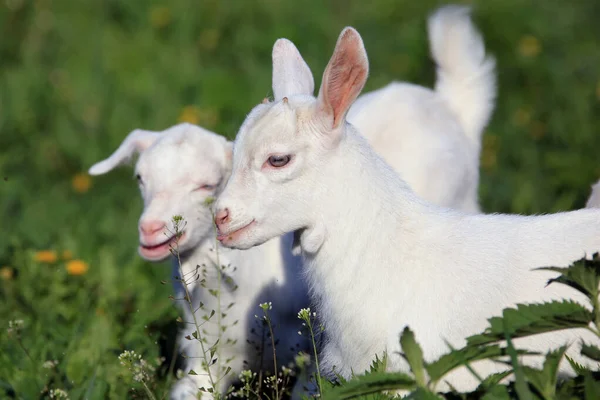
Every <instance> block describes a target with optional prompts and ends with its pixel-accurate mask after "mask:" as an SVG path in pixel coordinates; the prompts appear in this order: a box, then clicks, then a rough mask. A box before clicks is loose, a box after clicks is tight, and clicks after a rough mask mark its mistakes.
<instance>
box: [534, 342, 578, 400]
mask: <svg viewBox="0 0 600 400" xmlns="http://www.w3.org/2000/svg"><path fill="white" fill-rule="evenodd" d="M566 350H567V346H562V347H560V348H558V349H556V350H554V351H551V352H549V353H548V354H547V355H546V359H545V360H544V365H543V367H542V369H541V370H539V369H535V368H531V367H527V366H523V371H524V372H525V376H526V377H527V380H528V381H529V383H530V384H531V385H533V387H534V388H535V389H536V390H537V391H538V392H539V393H540V394H541V395H542V396H543V398H544V399H546V400H551V399H554V397H555V394H556V393H555V392H556V379H557V376H558V366H559V364H560V361H561V360H562V357H563V355H564V354H565V351H566Z"/></svg>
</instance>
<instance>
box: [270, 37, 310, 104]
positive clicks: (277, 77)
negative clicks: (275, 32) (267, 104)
mask: <svg viewBox="0 0 600 400" xmlns="http://www.w3.org/2000/svg"><path fill="white" fill-rule="evenodd" d="M314 90H315V81H314V79H313V75H312V72H310V68H309V67H308V65H307V64H306V62H305V61H304V59H303V58H302V56H301V55H300V52H299V51H298V49H297V48H296V46H294V44H293V43H292V42H290V41H289V40H287V39H277V41H276V42H275V44H274V45H273V96H274V97H275V101H279V100H281V99H282V98H284V97H289V96H293V95H295V94H306V95H312V94H313V92H314Z"/></svg>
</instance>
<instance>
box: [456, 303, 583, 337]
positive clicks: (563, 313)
mask: <svg viewBox="0 0 600 400" xmlns="http://www.w3.org/2000/svg"><path fill="white" fill-rule="evenodd" d="M593 320H594V315H593V314H592V312H591V311H589V310H588V309H587V308H585V307H584V306H582V305H580V304H578V303H576V302H574V301H570V300H564V301H552V302H548V303H541V304H517V308H516V309H515V308H505V309H504V310H503V311H502V317H492V318H490V319H488V321H489V323H490V325H489V326H488V327H487V328H486V330H485V331H484V332H483V333H481V334H478V335H473V336H470V337H468V338H467V346H477V345H480V344H488V343H493V342H498V341H501V340H504V325H506V327H507V334H508V335H510V337H511V338H513V339H514V338H519V337H525V336H530V335H535V334H539V333H544V332H552V331H557V330H561V329H570V328H580V327H586V326H587V325H588V324H589V323H590V322H592V321H593Z"/></svg>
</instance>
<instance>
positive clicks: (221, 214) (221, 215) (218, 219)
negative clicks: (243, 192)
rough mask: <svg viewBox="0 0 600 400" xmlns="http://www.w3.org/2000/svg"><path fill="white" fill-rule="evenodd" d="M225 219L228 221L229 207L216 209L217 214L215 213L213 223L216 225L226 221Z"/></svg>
mask: <svg viewBox="0 0 600 400" xmlns="http://www.w3.org/2000/svg"><path fill="white" fill-rule="evenodd" d="M227 221H229V209H228V208H225V209H223V210H219V211H217V214H216V215H215V223H216V224H217V225H221V224H224V223H226V222H227Z"/></svg>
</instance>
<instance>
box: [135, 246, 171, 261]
mask: <svg viewBox="0 0 600 400" xmlns="http://www.w3.org/2000/svg"><path fill="white" fill-rule="evenodd" d="M138 254H139V255H140V256H141V257H142V258H143V259H144V260H146V261H152V262H160V261H164V260H166V259H167V258H169V256H170V255H171V251H170V250H169V249H168V248H167V249H166V250H165V249H160V250H158V249H156V250H155V249H152V250H149V249H145V248H144V247H142V246H139V247H138Z"/></svg>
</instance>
